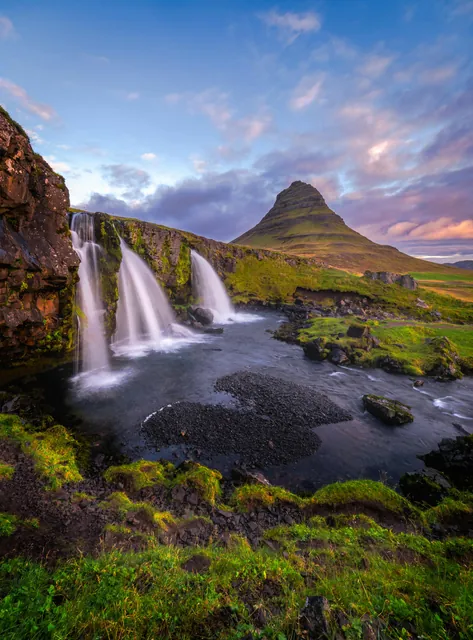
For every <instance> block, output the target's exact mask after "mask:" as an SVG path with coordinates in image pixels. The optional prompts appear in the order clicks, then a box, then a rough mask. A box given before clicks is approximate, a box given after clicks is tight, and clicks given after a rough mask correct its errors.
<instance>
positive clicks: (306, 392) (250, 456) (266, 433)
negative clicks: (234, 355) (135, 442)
mask: <svg viewBox="0 0 473 640" xmlns="http://www.w3.org/2000/svg"><path fill="white" fill-rule="evenodd" d="M215 388H216V390H217V391H225V392H227V393H230V394H232V395H233V396H234V397H235V398H237V400H238V401H239V406H238V407H236V408H233V407H227V406H223V405H203V404H200V403H197V402H181V403H176V404H174V405H172V406H167V407H164V408H163V409H161V410H160V411H158V412H157V413H156V414H155V415H154V416H152V417H151V418H149V419H148V420H147V421H146V423H144V425H143V429H144V431H145V434H146V436H147V438H148V440H149V441H150V443H151V444H152V445H153V446H154V447H156V449H158V450H159V449H160V448H162V447H166V446H170V445H176V444H191V445H193V446H196V447H199V448H201V449H203V450H204V451H206V452H211V453H218V454H224V455H228V454H236V455H238V456H239V458H240V462H241V463H244V464H248V465H257V466H260V467H265V466H269V465H276V464H285V463H288V462H292V461H295V460H299V459H300V458H304V457H306V456H309V455H310V454H312V453H313V452H314V451H316V450H317V448H318V446H319V444H320V439H319V438H318V437H317V435H316V434H315V433H314V432H313V431H312V428H313V427H317V426H319V425H322V424H330V423H335V422H342V421H345V420H351V419H352V416H351V415H350V414H349V413H348V412H347V411H345V410H344V409H341V408H340V407H338V406H337V405H336V404H334V403H333V402H332V401H331V400H329V398H327V396H325V395H323V394H320V393H317V392H315V391H314V390H313V389H311V388H310V387H305V386H302V385H298V384H294V383H291V382H286V381H285V380H282V379H280V378H273V377H271V376H267V375H262V374H256V373H249V372H238V373H235V374H233V375H231V376H225V377H223V378H220V379H219V380H217V382H216V385H215Z"/></svg>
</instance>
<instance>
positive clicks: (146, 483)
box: [104, 460, 174, 491]
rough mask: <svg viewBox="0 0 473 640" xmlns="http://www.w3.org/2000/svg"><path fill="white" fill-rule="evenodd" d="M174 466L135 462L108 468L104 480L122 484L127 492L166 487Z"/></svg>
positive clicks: (141, 461)
mask: <svg viewBox="0 0 473 640" xmlns="http://www.w3.org/2000/svg"><path fill="white" fill-rule="evenodd" d="M173 471H174V465H173V464H171V463H170V462H165V461H158V462H151V461H149V460H137V461H136V462H132V463H131V464H124V465H120V466H114V467H109V468H108V469H107V470H106V471H105V473H104V478H105V480H106V481H107V482H110V483H122V484H123V486H124V487H125V489H126V490H127V491H131V490H132V491H139V490H140V489H144V488H145V487H152V486H154V485H162V486H168V484H169V482H170V478H171V474H172V472H173Z"/></svg>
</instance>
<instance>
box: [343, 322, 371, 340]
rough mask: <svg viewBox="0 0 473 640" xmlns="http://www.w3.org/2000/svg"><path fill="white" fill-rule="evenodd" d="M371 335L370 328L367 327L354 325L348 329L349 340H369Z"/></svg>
mask: <svg viewBox="0 0 473 640" xmlns="http://www.w3.org/2000/svg"><path fill="white" fill-rule="evenodd" d="M369 335H370V328H369V327H367V326H363V325H359V324H352V325H350V326H349V327H348V331H347V336H348V337H349V338H367V337H368V336H369Z"/></svg>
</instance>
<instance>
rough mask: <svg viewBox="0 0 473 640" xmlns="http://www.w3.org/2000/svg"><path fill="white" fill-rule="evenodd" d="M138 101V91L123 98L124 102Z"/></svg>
mask: <svg viewBox="0 0 473 640" xmlns="http://www.w3.org/2000/svg"><path fill="white" fill-rule="evenodd" d="M139 99H140V94H139V93H138V91H130V92H129V93H127V94H126V96H125V100H130V101H133V100H139Z"/></svg>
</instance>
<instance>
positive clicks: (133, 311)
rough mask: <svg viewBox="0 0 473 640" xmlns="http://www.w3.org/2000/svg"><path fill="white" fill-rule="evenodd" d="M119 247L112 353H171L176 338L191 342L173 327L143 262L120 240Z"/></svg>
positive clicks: (185, 332)
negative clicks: (120, 256)
mask: <svg viewBox="0 0 473 640" xmlns="http://www.w3.org/2000/svg"><path fill="white" fill-rule="evenodd" d="M120 247H121V250H122V262H121V265H120V271H119V275H118V293H119V298H118V309H117V328H116V332H115V335H114V339H113V350H114V352H115V354H117V355H128V356H131V357H138V356H141V355H144V353H146V352H147V351H149V350H150V349H164V350H167V349H170V350H172V348H173V347H174V346H177V345H176V339H177V340H180V342H181V344H182V340H184V341H185V340H192V339H193V338H194V337H195V334H194V333H193V332H192V331H191V330H190V329H188V328H186V327H183V326H181V325H178V324H176V319H175V316H174V312H173V310H172V308H171V305H170V304H169V300H168V299H167V297H166V294H165V293H164V291H163V290H162V288H161V287H160V285H159V284H158V282H157V281H156V278H155V275H154V273H153V272H152V271H151V269H150V268H149V267H148V265H147V264H146V262H145V261H144V260H143V259H142V258H140V256H138V255H137V254H136V253H135V252H134V251H132V250H131V249H130V248H129V247H128V245H127V244H126V242H125V241H124V240H123V239H120Z"/></svg>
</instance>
